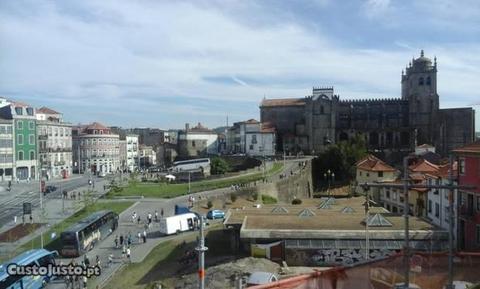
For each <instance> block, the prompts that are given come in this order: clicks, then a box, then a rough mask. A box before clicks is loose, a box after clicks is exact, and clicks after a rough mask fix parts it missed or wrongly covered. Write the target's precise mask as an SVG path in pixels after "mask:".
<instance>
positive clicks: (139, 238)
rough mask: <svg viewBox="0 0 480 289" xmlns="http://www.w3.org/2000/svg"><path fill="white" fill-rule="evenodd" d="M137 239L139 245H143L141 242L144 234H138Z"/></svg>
mask: <svg viewBox="0 0 480 289" xmlns="http://www.w3.org/2000/svg"><path fill="white" fill-rule="evenodd" d="M137 237H138V243H139V244H140V243H142V241H141V240H142V234H141V233H140V232H138V234H137Z"/></svg>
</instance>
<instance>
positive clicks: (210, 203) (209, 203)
mask: <svg viewBox="0 0 480 289" xmlns="http://www.w3.org/2000/svg"><path fill="white" fill-rule="evenodd" d="M212 207H213V203H212V201H211V200H208V202H207V208H208V209H211V208H212Z"/></svg>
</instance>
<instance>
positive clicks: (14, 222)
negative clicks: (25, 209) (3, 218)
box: [13, 215, 17, 226]
mask: <svg viewBox="0 0 480 289" xmlns="http://www.w3.org/2000/svg"><path fill="white" fill-rule="evenodd" d="M13 224H14V225H15V226H16V225H17V216H16V215H15V216H13Z"/></svg>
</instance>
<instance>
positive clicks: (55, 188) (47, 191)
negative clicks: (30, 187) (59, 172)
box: [43, 186, 57, 195]
mask: <svg viewBox="0 0 480 289" xmlns="http://www.w3.org/2000/svg"><path fill="white" fill-rule="evenodd" d="M56 190H57V187H55V186H46V187H45V191H44V192H43V194H44V195H46V194H50V193H52V192H55V191H56Z"/></svg>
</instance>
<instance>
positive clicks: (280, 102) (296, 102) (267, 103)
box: [260, 98, 305, 107]
mask: <svg viewBox="0 0 480 289" xmlns="http://www.w3.org/2000/svg"><path fill="white" fill-rule="evenodd" d="M304 105H305V99H303V98H276V99H264V100H262V103H261V104H260V106H261V107H274V106H304Z"/></svg>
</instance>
